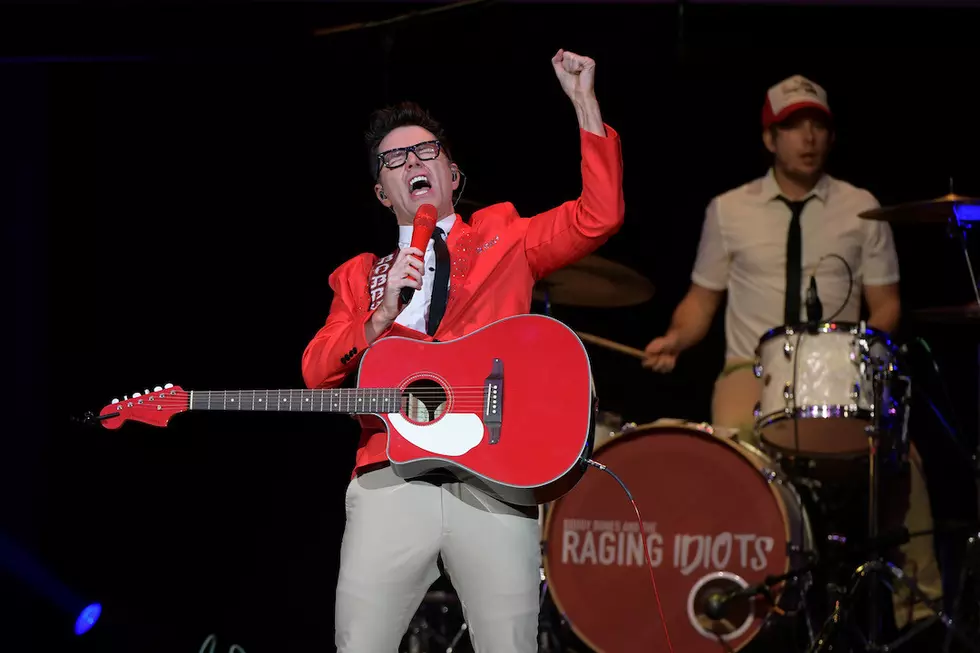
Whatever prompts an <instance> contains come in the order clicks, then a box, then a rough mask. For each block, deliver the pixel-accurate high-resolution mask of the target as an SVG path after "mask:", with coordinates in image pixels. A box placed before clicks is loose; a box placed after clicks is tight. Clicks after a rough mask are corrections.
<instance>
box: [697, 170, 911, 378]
mask: <svg viewBox="0 0 980 653" xmlns="http://www.w3.org/2000/svg"><path fill="white" fill-rule="evenodd" d="M810 194H811V195H813V196H814V198H813V199H811V200H810V201H808V202H807V203H806V206H805V207H804V209H803V213H802V214H801V216H800V231H801V237H802V248H803V259H802V260H803V275H802V278H801V281H802V283H801V285H800V288H799V289H797V290H798V292H799V293H800V320H801V321H804V320H805V319H806V314H805V310H804V308H803V306H804V299H805V295H806V289H807V288H808V287H809V282H810V276H811V275H812V274H814V270H816V282H817V290H818V294H819V296H820V301H821V303H822V304H823V317H824V319H825V320H826V319H827V318H830V317H831V316H832V315H834V314H835V313H837V312H838V310H840V313H839V314H838V315H837V317H836V318H835V319H836V320H838V321H842V322H857V321H858V320H859V319H860V310H861V294H862V288H863V287H864V286H878V285H887V284H892V283H897V282H898V280H899V268H898V256H897V254H896V252H895V243H894V239H893V236H892V231H891V228H890V226H889V225H888V223H886V222H882V221H878V220H864V219H862V218H859V217H858V214H859V213H861V212H863V211H866V210H868V209H873V208H877V207H878V206H879V204H878V201H877V200H876V199H875V198H874V196H873V195H871V193H869V192H868V191H866V190H864V189H861V188H857V187H855V186H852V185H851V184H849V183H847V182H845V181H841V180H839V179H835V178H833V177H831V176H830V175H824V176H823V178H821V180H820V181H819V182H818V183H817V185H816V186H815V187H814V189H813V191H811V193H810ZM779 195H780V189H779V185H778V184H777V183H776V179H775V177H774V176H773V172H772V169H770V170H769V172H768V174H766V176H764V177H761V178H759V179H756V180H754V181H752V182H749V183H747V184H745V185H743V186H740V187H738V188H735V189H732V190H730V191H728V192H726V193H723V194H721V195H719V196H717V197H715V198H714V199H713V200H711V203H710V204H709V205H708V209H707V211H706V214H705V219H704V226H703V228H702V234H701V242H700V244H699V246H698V253H697V258H696V260H695V264H694V270H693V272H692V274H691V280H692V281H693V282H694V283H696V284H698V285H699V286H703V287H705V288H708V289H711V290H727V291H728V307H727V309H726V311H725V339H726V357H727V358H728V359H729V360H732V359H752V358H754V357H755V350H756V347H757V346H758V344H759V339H760V338H761V337H762V335H763V334H765V333H766V332H767V331H769V330H770V329H772V328H774V327H777V326H781V325H782V324H783V322H784V319H783V305H784V298H785V289H786V237H787V232H788V229H789V223H790V217H791V213H790V209H789V207H787V206H786V204H785V203H784V202H782V201H780V200H779V199H777V198H778V196H779ZM828 254H837V255H839V256H841V257H843V258H844V259H845V260H846V261H847V263H848V265H849V266H850V267H851V270H852V271H853V274H854V287H853V289H852V291H851V293H850V297H848V286H849V283H848V274H847V268H846V267H845V266H844V264H843V263H842V262H841V261H840V260H839V259H837V258H834V257H828V256H827V255H828ZM821 259H823V260H821ZM818 264H819V265H818ZM845 300H846V305H845Z"/></svg>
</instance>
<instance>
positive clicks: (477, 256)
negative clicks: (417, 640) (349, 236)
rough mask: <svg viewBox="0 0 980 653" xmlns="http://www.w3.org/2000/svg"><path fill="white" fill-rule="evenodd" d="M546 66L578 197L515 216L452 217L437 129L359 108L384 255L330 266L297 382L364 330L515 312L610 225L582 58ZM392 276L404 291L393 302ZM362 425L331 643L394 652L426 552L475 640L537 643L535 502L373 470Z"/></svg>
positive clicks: (615, 156) (334, 371)
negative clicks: (424, 240) (515, 502)
mask: <svg viewBox="0 0 980 653" xmlns="http://www.w3.org/2000/svg"><path fill="white" fill-rule="evenodd" d="M552 65H553V67H554V70H555V75H556V76H557V77H558V81H559V82H560V83H561V87H562V89H563V90H564V91H565V94H566V95H567V96H568V97H569V99H570V100H571V102H572V106H573V107H574V109H575V113H576V115H577V117H578V124H579V131H578V135H579V138H580V141H581V151H582V161H581V171H582V194H581V195H580V196H579V198H578V199H576V200H573V201H568V202H565V203H564V204H561V205H559V206H557V207H556V208H554V209H551V210H549V211H546V212H544V213H541V214H539V215H536V216H534V217H532V218H530V219H524V218H522V217H521V216H520V215H518V213H517V211H516V210H515V208H514V206H513V205H512V204H510V203H502V204H496V205H494V206H490V207H488V208H485V209H482V210H480V211H477V212H476V213H474V214H473V215H472V217H471V220H470V223H469V224H467V223H465V222H463V221H462V219H461V218H460V216H458V215H457V214H456V213H455V211H454V204H453V192H454V191H455V190H456V189H457V188H458V187H459V184H460V181H461V178H460V175H461V173H460V170H459V167H458V165H457V163H456V162H455V161H453V159H452V158H451V156H450V153H449V150H448V149H447V148H446V146H445V143H444V135H443V133H442V130H441V128H440V126H439V124H438V123H437V122H435V121H434V120H433V119H432V118H431V117H429V115H428V114H426V113H425V112H424V111H422V110H421V109H420V108H418V107H417V106H415V105H413V104H402V105H399V106H396V107H392V108H387V109H384V110H382V111H379V112H377V113H376V114H375V115H374V116H373V120H372V122H371V125H370V129H369V130H368V133H367V140H368V145H369V147H370V150H371V162H372V170H371V173H372V178H373V179H374V182H375V185H374V192H375V194H376V196H377V199H378V201H379V202H381V204H382V205H384V206H385V207H387V208H389V209H390V210H391V211H392V212H393V213H394V215H395V219H396V220H397V221H398V230H399V242H398V251H397V254H395V255H394V256H393V259H391V260H388V261H385V260H384V259H379V258H378V257H377V256H375V255H373V254H360V255H358V256H356V257H354V258H352V259H350V260H349V261H347V262H346V263H344V264H342V265H341V266H340V267H338V268H337V269H336V270H335V271H334V272H333V273H332V274H331V275H330V279H329V281H330V287H331V289H332V290H333V292H334V297H333V301H332V304H331V307H330V314H329V315H328V316H327V319H326V324H325V325H324V326H323V327H322V328H321V329H320V330H319V332H318V333H317V334H316V335H315V337H314V338H313V340H312V341H311V342H310V343H309V345H308V346H307V348H306V351H305V352H304V354H303V378H304V379H305V382H306V384H307V386H308V387H310V388H327V387H335V386H338V385H340V384H341V383H342V382H343V381H344V380H345V378H346V377H347V376H348V375H350V374H351V373H352V372H355V371H356V369H357V366H358V362H359V360H360V356H361V355H362V354H363V353H364V350H365V349H367V348H368V347H369V346H370V345H371V343H372V342H374V341H375V340H377V339H379V338H384V337H387V336H402V337H411V338H416V339H419V340H433V339H436V340H440V341H446V340H452V339H454V338H459V337H462V336H464V335H466V334H468V333H471V332H472V331H474V330H476V329H479V328H481V327H484V326H486V325H487V324H489V323H491V322H494V321H496V320H500V319H503V318H506V317H509V316H513V315H518V314H525V313H527V312H529V310H530V305H531V291H532V286H533V285H534V283H535V281H537V280H538V279H541V278H542V277H544V276H546V275H548V274H549V273H551V272H553V271H554V270H556V269H558V268H561V267H563V266H565V265H568V264H570V263H573V262H575V261H577V260H579V259H581V258H582V257H584V256H585V255H587V254H589V253H591V252H593V251H594V250H596V249H597V248H598V247H600V246H601V245H602V244H603V243H605V242H606V240H607V239H608V238H609V237H610V236H612V235H613V234H614V233H616V232H617V231H618V230H619V228H620V226H621V225H622V223H623V214H624V204H623V189H622V176H623V171H622V155H621V149H620V140H619V136H618V134H617V133H616V132H615V131H614V130H613V129H612V128H611V127H609V126H608V125H606V124H604V123H603V121H602V117H601V114H600V112H599V104H598V102H597V101H596V97H595V93H594V88H593V81H594V75H595V62H594V61H593V60H592V59H589V58H587V57H583V56H580V55H577V54H573V53H571V52H566V51H562V50H559V51H558V53H557V54H556V55H555V56H554V57H553V58H552ZM422 204H432V205H434V206H435V207H436V208H437V209H438V215H439V220H438V222H437V228H436V230H435V232H434V234H433V237H432V239H431V240H430V242H429V245H428V247H427V248H426V251H425V252H422V251H419V250H418V249H414V248H412V247H410V246H409V244H410V242H411V239H412V223H413V219H414V216H415V213H416V211H417V209H418V207H419V206H420V205H422ZM413 255H414V256H413ZM416 256H418V257H421V258H422V260H419V259H418V258H416ZM406 287H407V288H413V289H415V293H414V295H413V297H412V299H411V301H410V302H409V303H408V304H407V305H402V303H401V302H400V300H399V293H400V291H401V290H402V288H406ZM362 427H363V429H362V434H361V440H360V444H359V447H358V450H357V455H356V461H355V469H354V473H353V479H352V481H351V483H350V485H349V486H348V489H347V497H346V506H347V521H346V528H345V532H344V537H343V543H342V545H341V560H340V576H339V581H338V585H337V597H336V601H337V602H336V624H337V625H336V644H337V650H338V651H340V652H341V653H345V652H352V653H364V652H367V651H370V652H372V653H373V652H374V651H394V650H395V649H396V647H397V645H398V642H399V640H400V639H401V637H402V636H403V635H404V633H405V630H406V629H407V627H408V624H409V621H410V619H411V617H412V615H413V614H414V612H415V610H416V609H417V608H418V606H419V604H420V602H421V600H422V597H423V595H424V594H425V592H426V590H427V589H428V587H429V586H430V585H431V584H432V583H433V582H434V581H435V580H436V578H437V577H438V575H439V572H438V567H437V559H438V557H439V556H440V554H441V556H442V559H443V562H444V564H445V567H446V570H447V572H448V573H449V575H450V576H451V578H452V583H453V585H454V587H455V588H456V590H457V592H458V593H459V597H460V600H461V602H462V605H463V611H464V615H465V617H466V620H467V623H468V625H469V629H470V631H469V632H470V637H471V640H472V641H473V643H474V646H475V648H476V650H477V651H479V652H480V653H505V652H506V653H514V652H526V653H533V652H534V651H537V644H536V635H537V626H538V621H537V619H538V591H539V582H540V576H539V574H540V565H541V555H540V531H539V527H538V519H537V517H538V511H537V509H536V508H531V509H528V508H526V507H524V508H522V507H517V506H512V505H508V504H504V503H502V502H500V501H498V500H496V499H494V498H491V497H489V496H487V495H486V494H484V493H482V492H480V491H478V490H477V489H475V488H473V487H470V486H467V485H462V484H460V483H457V482H454V481H453V480H451V479H433V478H427V479H413V480H408V481H406V480H403V479H401V478H398V477H397V476H395V474H394V473H393V472H392V471H391V469H390V467H389V466H388V465H387V459H386V457H385V445H386V439H385V434H384V432H382V431H380V430H378V429H377V426H374V425H373V423H371V422H369V421H367V420H362Z"/></svg>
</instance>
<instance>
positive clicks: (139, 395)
mask: <svg viewBox="0 0 980 653" xmlns="http://www.w3.org/2000/svg"><path fill="white" fill-rule="evenodd" d="M142 396H143V395H141V394H140V393H138V392H134V393H133V399H136V398H137V397H142Z"/></svg>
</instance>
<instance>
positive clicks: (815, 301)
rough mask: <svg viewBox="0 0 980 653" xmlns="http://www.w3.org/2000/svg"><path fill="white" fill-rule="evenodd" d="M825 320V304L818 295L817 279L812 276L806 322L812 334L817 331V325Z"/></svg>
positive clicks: (807, 299)
mask: <svg viewBox="0 0 980 653" xmlns="http://www.w3.org/2000/svg"><path fill="white" fill-rule="evenodd" d="M822 319H823V304H821V303H820V296H819V295H818V294H817V278H816V277H815V276H812V275H811V276H810V287H809V288H807V291H806V322H807V326H808V327H809V330H810V332H811V333H812V332H815V331H816V330H817V324H819V323H820V320H822Z"/></svg>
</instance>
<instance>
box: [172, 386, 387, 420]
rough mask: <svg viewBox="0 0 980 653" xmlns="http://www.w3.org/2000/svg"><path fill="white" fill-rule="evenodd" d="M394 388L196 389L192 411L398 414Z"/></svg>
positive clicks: (192, 400)
mask: <svg viewBox="0 0 980 653" xmlns="http://www.w3.org/2000/svg"><path fill="white" fill-rule="evenodd" d="M400 405H401V391H400V390H398V389H397V388H336V389H330V390H205V391H201V390H195V391H193V392H191V401H190V409H191V410H263V411H287V410H289V411H294V412H304V413H355V414H362V413H397V412H398V411H399V407H400Z"/></svg>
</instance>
